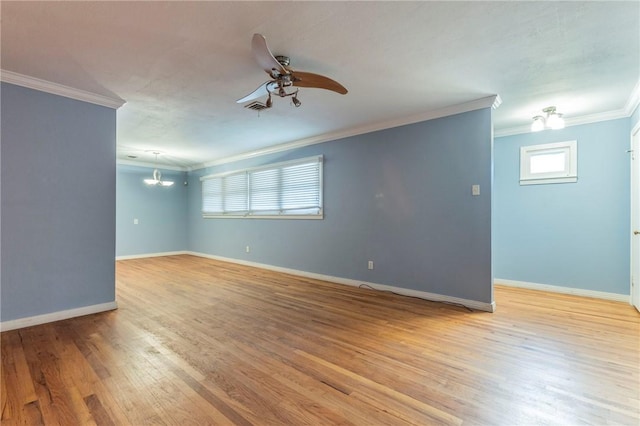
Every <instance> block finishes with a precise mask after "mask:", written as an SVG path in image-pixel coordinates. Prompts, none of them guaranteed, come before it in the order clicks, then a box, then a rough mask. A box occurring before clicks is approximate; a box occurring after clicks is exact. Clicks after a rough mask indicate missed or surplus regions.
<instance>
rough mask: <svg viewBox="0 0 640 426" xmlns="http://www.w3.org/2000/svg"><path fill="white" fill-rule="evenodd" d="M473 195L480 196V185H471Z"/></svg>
mask: <svg viewBox="0 0 640 426" xmlns="http://www.w3.org/2000/svg"><path fill="white" fill-rule="evenodd" d="M471 195H480V185H471Z"/></svg>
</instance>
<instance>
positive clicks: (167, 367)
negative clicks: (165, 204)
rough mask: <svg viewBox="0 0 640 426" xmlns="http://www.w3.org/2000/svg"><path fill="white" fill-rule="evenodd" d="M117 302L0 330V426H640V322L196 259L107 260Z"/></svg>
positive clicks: (602, 312)
mask: <svg viewBox="0 0 640 426" xmlns="http://www.w3.org/2000/svg"><path fill="white" fill-rule="evenodd" d="M116 276H117V292H118V304H119V309H118V310H117V311H113V312H108V313H102V314H97V315H92V316H86V317H81V318H75V319H71V320H67V321H61V322H57V323H52V324H45V325H41V326H36V327H30V328H25V329H21V330H15V331H9V332H4V333H2V382H1V384H2V388H1V392H2V424H3V425H12V424H52V425H53V424H61V425H82V424H98V425H126V424H131V425H144V424H160V425H162V424H166V425H177V424H180V425H188V424H193V425H205V424H221V425H224V424H237V425H251V424H253V425H331V424H341V425H378V424H379V425H406V424H416V425H430V424H454V425H456V424H476V425H499V424H504V425H525V424H526V425H528V424H597V425H600V424H625V425H637V424H639V423H640V358H639V356H640V355H639V354H640V336H639V335H640V315H639V314H638V313H637V312H636V311H635V310H634V309H633V308H632V307H630V306H629V305H627V304H625V303H617V302H608V301H602V300H596V299H587V298H580V297H575V296H568V295H561V294H553V293H544V292H536V291H530V290H523V289H515V288H507V287H499V286H497V287H496V290H495V292H496V302H497V305H498V308H497V312H495V313H493V314H491V313H486V312H477V311H473V312H471V311H469V310H467V309H465V308H462V307H457V306H452V305H446V304H441V303H434V302H427V301H424V300H419V299H412V298H408V297H403V296H397V295H394V294H390V293H384V292H376V291H371V290H367V289H358V288H353V287H348V286H342V285H337V284H330V283H326V282H321V281H316V280H311V279H305V278H300V277H294V276H291V275H285V274H280V273H275V272H270V271H265V270H260V269H254V268H249V267H244V266H239V265H234V264H229V263H223V262H218V261H214V260H208V259H202V258H197V257H192V256H172V257H165V258H151V259H141V260H127V261H120V262H118V263H117V274H116Z"/></svg>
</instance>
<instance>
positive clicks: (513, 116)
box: [0, 1, 640, 166]
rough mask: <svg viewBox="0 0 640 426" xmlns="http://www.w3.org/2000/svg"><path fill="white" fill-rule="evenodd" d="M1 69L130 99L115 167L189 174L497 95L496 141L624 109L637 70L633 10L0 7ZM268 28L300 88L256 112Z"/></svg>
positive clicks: (611, 6)
mask: <svg viewBox="0 0 640 426" xmlns="http://www.w3.org/2000/svg"><path fill="white" fill-rule="evenodd" d="M0 7H1V10H0V12H1V15H2V34H1V35H2V38H1V43H2V45H1V54H2V57H1V59H2V62H1V66H2V69H4V70H8V71H12V72H15V73H19V74H24V75H27V76H31V77H35V78H39V79H43V80H47V81H51V82H55V83H59V84H63V85H66V86H70V87H73V88H77V89H82V90H85V91H89V92H93V93H96V94H100V95H105V96H110V97H119V98H122V99H124V100H126V102H127V103H126V104H125V106H124V107H122V108H120V109H119V110H118V157H119V158H124V159H126V158H127V155H136V156H138V159H139V160H146V161H148V160H151V159H152V156H151V155H150V154H148V153H145V151H147V150H159V151H161V152H163V154H162V155H161V159H160V160H161V161H163V162H165V163H167V164H173V165H176V166H193V165H197V164H202V163H204V162H209V161H213V160H216V159H222V158H226V157H230V156H234V155H238V154H242V153H247V152H252V151H256V150H260V149H264V148H266V147H270V146H273V145H277V144H282V143H288V142H293V141H297V140H301V139H305V138H310V137H316V136H319V135H323V134H327V133H335V132H341V131H345V132H347V131H348V130H349V129H353V128H361V127H366V126H369V125H375V123H379V122H388V121H390V120H402V118H403V117H409V116H415V115H417V114H423V113H427V112H429V111H433V110H438V109H442V108H445V107H449V106H452V105H456V104H461V103H465V102H469V101H472V100H475V99H479V98H482V97H486V96H489V95H493V94H499V95H500V96H501V98H502V100H503V103H502V105H501V106H500V108H499V109H498V110H497V111H496V112H495V114H494V124H495V128H496V130H497V131H500V130H501V129H502V130H504V129H510V128H514V127H519V126H524V125H528V124H529V123H530V121H531V117H532V116H533V115H535V114H536V113H538V112H539V110H541V109H542V108H543V107H546V106H549V105H556V106H557V107H558V110H559V111H560V112H562V113H564V114H565V117H566V118H568V119H569V120H570V119H571V118H575V117H583V116H590V115H593V114H603V113H608V112H611V111H613V112H616V111H618V112H619V111H623V110H624V108H625V106H628V105H627V104H628V101H629V99H630V97H631V95H632V92H633V90H634V88H635V87H636V84H637V82H638V78H639V75H640V2H636V1H632V2H484V1H475V2H10V1H2V2H1V5H0ZM254 33H261V34H263V35H264V36H265V37H266V38H267V42H268V44H269V46H270V48H271V50H272V51H273V52H274V54H284V55H288V56H290V57H291V66H292V67H293V68H294V69H298V70H302V71H309V72H314V73H319V74H324V75H326V76H329V77H331V78H333V79H334V80H337V81H339V82H340V83H342V84H343V85H344V86H345V87H346V88H347V89H348V90H349V93H348V94H347V95H344V96H342V95H339V94H336V93H333V92H329V91H324V90H319V89H301V90H300V96H299V98H300V100H301V101H302V106H301V107H300V108H294V107H293V106H291V105H290V102H289V100H288V99H279V98H277V99H275V100H274V107H273V108H272V109H270V110H267V111H263V112H261V113H260V114H258V113H256V112H253V111H249V110H246V109H244V108H243V107H242V105H239V104H236V103H235V100H236V99H238V98H240V97H242V96H244V95H246V94H248V93H249V92H251V91H253V90H254V89H255V88H256V87H257V86H258V85H259V84H260V83H262V82H264V81H266V80H267V75H266V74H265V73H264V72H263V71H262V70H261V69H260V68H259V66H258V65H257V64H256V62H255V61H254V59H253V56H252V54H251V37H252V35H253V34H254Z"/></svg>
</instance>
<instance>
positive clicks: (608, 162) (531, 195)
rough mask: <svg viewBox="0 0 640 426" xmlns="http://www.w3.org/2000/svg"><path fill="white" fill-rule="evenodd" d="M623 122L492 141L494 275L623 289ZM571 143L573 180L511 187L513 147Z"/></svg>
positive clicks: (515, 163) (626, 210)
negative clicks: (575, 154) (575, 178)
mask: <svg viewBox="0 0 640 426" xmlns="http://www.w3.org/2000/svg"><path fill="white" fill-rule="evenodd" d="M629 123H630V120H629V119H619V120H612V121H606V122H600V123H594V124H585V125H582V126H574V127H568V128H566V129H563V130H554V131H548V130H547V131H543V132H540V133H527V134H521V135H515V136H507V137H501V138H496V139H495V145H494V149H495V151H494V162H495V181H494V194H495V199H494V212H493V214H494V233H495V234H494V273H495V277H496V280H497V281H499V279H509V280H517V281H525V282H532V283H538V284H550V285H556V286H564V287H570V288H581V289H585V290H595V291H603V292H609V293H618V294H629V259H630V253H629V221H630V195H629V194H630V188H629V185H630V166H629V157H628V154H627V153H626V152H625V151H626V150H627V149H629V134H630V130H631V129H630V127H629ZM568 140H577V141H578V182H577V183H565V184H551V185H530V186H520V185H519V171H520V163H519V161H520V151H519V150H520V147H521V146H527V145H535V144H542V143H551V142H562V141H568Z"/></svg>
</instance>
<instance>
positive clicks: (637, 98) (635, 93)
mask: <svg viewBox="0 0 640 426" xmlns="http://www.w3.org/2000/svg"><path fill="white" fill-rule="evenodd" d="M638 105H640V79H638V82H637V83H636V87H634V88H633V90H632V91H631V95H630V96H629V99H627V103H626V105H625V106H624V110H625V112H626V113H627V116H629V117H630V116H631V114H633V112H634V111H635V110H636V108H638Z"/></svg>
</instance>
